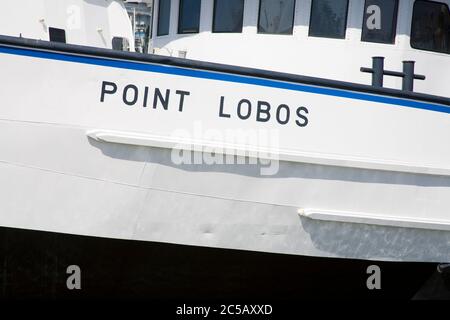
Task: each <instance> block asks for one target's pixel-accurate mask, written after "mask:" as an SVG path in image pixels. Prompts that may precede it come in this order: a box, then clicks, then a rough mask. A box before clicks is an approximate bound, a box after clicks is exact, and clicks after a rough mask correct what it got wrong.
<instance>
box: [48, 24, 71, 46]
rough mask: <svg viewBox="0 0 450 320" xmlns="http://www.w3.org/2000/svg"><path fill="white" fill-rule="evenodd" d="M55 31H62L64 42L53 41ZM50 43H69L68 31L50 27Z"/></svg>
mask: <svg viewBox="0 0 450 320" xmlns="http://www.w3.org/2000/svg"><path fill="white" fill-rule="evenodd" d="M53 31H55V32H60V31H62V32H63V34H64V41H56V40H52V33H53ZM48 41H50V42H55V43H67V33H66V29H61V28H55V27H48Z"/></svg>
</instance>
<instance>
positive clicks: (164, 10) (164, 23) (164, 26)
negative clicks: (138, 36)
mask: <svg viewBox="0 0 450 320" xmlns="http://www.w3.org/2000/svg"><path fill="white" fill-rule="evenodd" d="M170 2H171V0H159V7H158V31H157V33H156V35H157V36H166V35H168V34H169V28H170Z"/></svg>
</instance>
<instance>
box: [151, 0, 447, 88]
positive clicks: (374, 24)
mask: <svg viewBox="0 0 450 320" xmlns="http://www.w3.org/2000/svg"><path fill="white" fill-rule="evenodd" d="M449 4H450V2H449V1H447V0H443V1H438V2H435V1H412V0H388V1H381V0H373V1H361V0H337V1H336V0H288V1H271V0H266V1H260V0H245V1H243V0H234V1H226V0H222V1H220V0H219V1H215V0H192V1H191V0H184V1H178V0H177V1H170V0H161V1H155V8H154V12H155V15H154V19H153V30H154V32H153V39H152V48H153V51H154V52H155V53H156V54H160V55H167V56H173V57H186V58H188V59H194V60H201V61H211V62H218V63H225V64H230V65H240V66H245V67H253V68H258V69H265V70H272V71H278V72H287V73H293V74H300V75H306V76H312V77H318V78H325V79H334V80H339V81H348V82H355V83H362V84H371V75H370V74H368V73H363V72H361V67H371V66H372V58H373V57H383V58H384V68H385V70H390V71H398V72H402V71H403V61H413V62H415V72H416V73H417V74H420V75H425V76H426V81H421V80H416V81H415V82H414V90H415V91H418V92H423V93H428V94H435V95H440V96H448V85H447V84H448V83H449V82H450V65H449V62H448V59H449V50H450V49H449V43H450V40H449V31H448V30H449V24H450V12H449V9H448V6H449ZM190 12H194V13H190ZM183 17H186V18H183ZM183 23H184V24H186V28H184V25H183ZM383 85H384V86H385V87H389V88H394V89H402V77H399V76H397V77H393V76H386V77H385V78H384V84H383Z"/></svg>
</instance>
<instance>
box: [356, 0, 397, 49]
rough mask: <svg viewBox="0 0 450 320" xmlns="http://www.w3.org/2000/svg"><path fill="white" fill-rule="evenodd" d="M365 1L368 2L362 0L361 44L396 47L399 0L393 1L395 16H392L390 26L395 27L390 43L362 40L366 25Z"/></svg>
mask: <svg viewBox="0 0 450 320" xmlns="http://www.w3.org/2000/svg"><path fill="white" fill-rule="evenodd" d="M367 1H368V0H364V12H363V22H362V27H361V42H368V43H378V44H389V45H396V44H397V34H398V15H399V11H400V10H399V9H400V0H395V15H394V21H393V22H392V24H393V25H395V28H393V29H392V32H393V41H392V42H383V41H367V40H363V37H364V27H365V24H366V21H365V19H364V18H365V16H366V8H367Z"/></svg>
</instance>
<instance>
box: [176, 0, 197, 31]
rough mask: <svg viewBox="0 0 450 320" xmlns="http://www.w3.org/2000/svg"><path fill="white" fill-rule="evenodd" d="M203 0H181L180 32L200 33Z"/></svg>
mask: <svg viewBox="0 0 450 320" xmlns="http://www.w3.org/2000/svg"><path fill="white" fill-rule="evenodd" d="M200 9H201V0H180V12H179V17H178V33H182V34H183V33H198V32H199V29H200Z"/></svg>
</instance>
